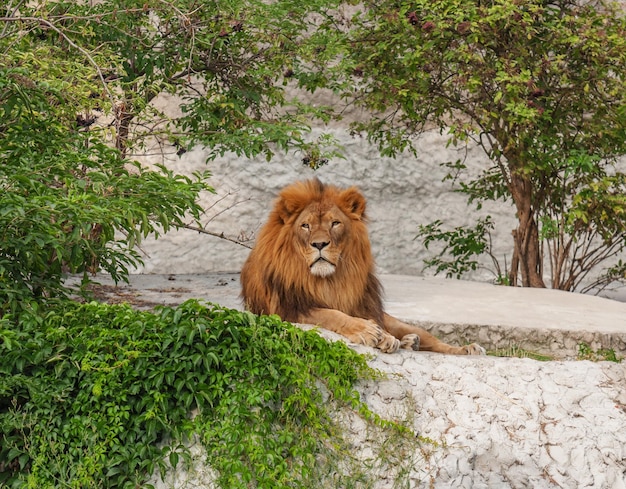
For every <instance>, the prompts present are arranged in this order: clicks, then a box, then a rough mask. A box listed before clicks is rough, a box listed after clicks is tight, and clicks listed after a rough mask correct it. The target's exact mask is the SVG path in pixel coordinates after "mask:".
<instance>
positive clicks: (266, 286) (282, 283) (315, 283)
mask: <svg viewBox="0 0 626 489" xmlns="http://www.w3.org/2000/svg"><path fill="white" fill-rule="evenodd" d="M365 221H366V219H365V198H364V197H363V195H361V193H360V192H359V191H358V189H356V188H355V187H351V188H348V189H340V188H337V187H335V186H332V185H324V184H323V183H321V182H320V181H319V180H317V179H314V180H308V181H302V182H296V183H294V184H292V185H289V186H288V187H286V188H284V189H283V190H282V191H281V193H280V195H279V198H278V200H277V202H276V204H275V206H274V209H273V210H272V212H271V213H270V215H269V219H268V222H267V223H266V224H265V226H263V228H262V229H261V231H260V233H259V236H258V239H257V243H256V246H255V247H254V249H253V250H252V252H251V253H250V256H249V257H248V260H247V261H246V263H245V265H244V266H243V269H242V271H241V283H242V296H243V300H244V303H245V306H246V307H247V308H248V309H249V310H250V311H252V312H254V313H256V314H278V315H279V316H280V317H281V318H282V319H283V320H285V321H290V322H296V323H308V324H316V325H319V326H321V327H323V328H326V329H329V330H331V331H335V332H336V333H339V334H342V335H343V336H345V337H347V338H348V339H349V340H350V341H352V342H354V343H360V344H364V345H368V346H375V347H378V348H380V349H381V350H382V351H384V352H388V353H392V352H395V351H396V350H397V349H398V348H406V349H412V350H426V351H434V352H441V353H453V354H459V355H480V354H484V352H485V350H484V349H483V348H482V347H481V346H479V345H476V344H472V345H468V346H462V347H457V346H451V345H448V344H446V343H443V342H442V341H439V340H438V339H437V338H435V337H434V336H433V335H431V334H429V333H427V332H426V331H424V330H423V329H421V328H418V327H417V326H411V325H409V324H405V323H403V322H402V321H399V320H398V319H395V318H394V317H392V316H390V315H388V314H386V313H385V312H384V311H383V302H382V298H381V293H382V291H381V285H380V282H379V281H378V279H377V278H376V276H375V274H374V260H373V258H372V253H371V250H370V242H369V238H368V236H367V228H366V225H365Z"/></svg>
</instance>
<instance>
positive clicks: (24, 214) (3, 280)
mask: <svg viewBox="0 0 626 489" xmlns="http://www.w3.org/2000/svg"><path fill="white" fill-rule="evenodd" d="M63 96H64V94H63V93H62V92H60V91H59V92H57V91H55V89H54V88H53V87H51V86H48V85H42V86H38V85H36V84H35V83H31V82H30V80H28V81H27V79H26V78H25V76H24V74H23V73H22V71H21V70H18V69H8V70H3V69H2V67H1V66H0V162H2V164H0V230H1V231H0V314H1V313H3V312H6V311H14V312H17V311H19V310H20V309H23V308H24V307H26V305H28V304H31V303H33V302H34V301H41V300H42V299H46V298H49V297H54V296H59V295H61V296H62V295H65V294H66V292H67V291H66V289H65V287H64V286H63V275H64V274H65V273H68V272H69V273H81V272H96V271H98V270H100V269H102V270H104V271H106V272H108V273H110V274H111V275H112V276H113V277H114V278H115V279H116V280H118V279H120V278H124V277H125V276H126V274H127V273H128V269H129V267H130V266H136V265H137V264H139V263H141V257H140V255H139V253H138V252H137V251H136V250H135V249H134V246H135V244H136V243H138V242H140V241H141V239H142V238H144V237H146V236H147V235H148V234H154V235H156V236H158V235H159V233H161V232H166V231H167V230H168V229H169V228H171V227H180V226H182V225H184V224H185V220H186V219H192V218H198V217H199V216H200V214H201V212H202V209H201V208H200V206H199V205H198V204H197V203H196V201H197V198H198V194H199V193H200V192H201V191H203V190H205V191H211V190H212V189H211V188H210V187H209V186H208V185H207V184H206V182H205V179H206V178H207V177H208V174H197V175H195V178H194V179H191V178H188V177H184V176H179V175H174V174H173V173H172V172H171V171H169V170H167V169H165V168H160V169H155V170H149V169H146V168H142V167H140V166H139V165H138V164H137V163H133V162H130V161H127V160H123V159H122V158H121V156H120V153H119V151H117V150H115V149H112V148H110V147H108V146H107V145H106V144H104V143H103V142H102V141H101V140H99V139H98V138H97V137H95V135H94V134H91V133H85V132H80V131H76V130H70V129H68V127H67V125H65V124H66V123H67V121H63V122H65V124H64V123H63V122H59V120H57V118H56V117H55V118H54V120H52V116H58V119H62V118H63V115H62V114H61V113H60V111H61V109H60V108H59V107H57V105H56V104H55V103H56V102H61V103H63Z"/></svg>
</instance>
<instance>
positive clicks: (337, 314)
mask: <svg viewBox="0 0 626 489" xmlns="http://www.w3.org/2000/svg"><path fill="white" fill-rule="evenodd" d="M299 321H300V322H302V323H307V324H315V325H317V326H321V327H322V328H324V329H327V330H329V331H333V332H335V333H339V334H340V335H342V336H345V337H346V338H348V339H349V340H350V341H352V342H353V343H357V344H359V345H366V346H372V347H376V348H380V350H382V351H384V352H385V353H393V352H395V351H396V350H397V349H398V348H399V347H400V341H398V340H397V339H396V338H395V337H393V336H392V335H390V334H389V333H387V332H386V331H384V330H383V329H382V328H381V327H380V326H378V325H377V324H376V323H375V322H374V321H370V320H367V319H361V318H355V317H352V316H349V315H348V314H345V313H343V312H341V311H338V310H336V309H312V310H311V311H310V312H309V313H308V314H303V315H301V316H300V318H299Z"/></svg>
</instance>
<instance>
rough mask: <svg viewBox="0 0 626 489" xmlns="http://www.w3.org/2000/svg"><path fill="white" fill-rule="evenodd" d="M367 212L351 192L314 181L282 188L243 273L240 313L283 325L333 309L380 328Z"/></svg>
mask: <svg viewBox="0 0 626 489" xmlns="http://www.w3.org/2000/svg"><path fill="white" fill-rule="evenodd" d="M365 208H366V201H365V198H364V197H363V195H362V194H361V192H360V191H359V190H358V189H357V188H355V187H349V188H346V189H343V188H339V187H336V186H334V185H324V184H323V183H321V182H320V181H319V180H317V179H313V180H307V181H301V182H295V183H293V184H291V185H289V186H287V187H285V188H284V189H283V190H282V191H281V192H280V194H279V196H278V199H277V200H276V202H275V204H274V208H273V209H272V212H271V213H270V215H269V218H268V221H267V223H266V224H265V226H263V228H262V229H261V231H260V232H259V236H258V238H257V242H256V245H255V247H254V249H253V250H252V252H251V253H250V256H249V257H248V260H247V261H246V263H245V265H244V267H243V269H242V271H241V283H242V296H243V299H244V301H245V304H246V307H248V308H249V309H250V310H251V311H253V312H255V313H257V314H261V313H264V314H278V315H279V316H280V317H282V318H283V319H285V320H287V321H301V320H303V315H304V314H307V313H308V312H309V311H310V310H311V309H315V308H326V309H336V310H339V311H343V312H344V313H345V314H348V315H352V316H355V317H361V318H375V319H376V321H377V322H378V323H379V324H382V317H383V316H382V314H383V312H382V301H381V298H380V285H379V283H378V281H377V280H376V278H375V276H374V260H373V257H372V253H371V249H370V242H369V238H368V234H367V226H366V215H365Z"/></svg>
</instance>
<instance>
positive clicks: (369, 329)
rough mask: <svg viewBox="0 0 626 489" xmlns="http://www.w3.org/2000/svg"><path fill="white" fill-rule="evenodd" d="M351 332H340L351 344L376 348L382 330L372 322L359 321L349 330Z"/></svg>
mask: <svg viewBox="0 0 626 489" xmlns="http://www.w3.org/2000/svg"><path fill="white" fill-rule="evenodd" d="M351 329H352V331H345V330H344V331H342V333H343V335H344V336H345V337H346V338H348V339H349V340H350V341H352V342H353V343H357V344H359V345H365V346H373V347H375V346H378V344H379V343H380V341H381V339H382V337H383V330H382V328H381V327H380V326H378V324H376V323H375V322H374V321H368V320H365V319H359V320H357V322H356V323H355V324H354V325H353V327H352V328H351Z"/></svg>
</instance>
